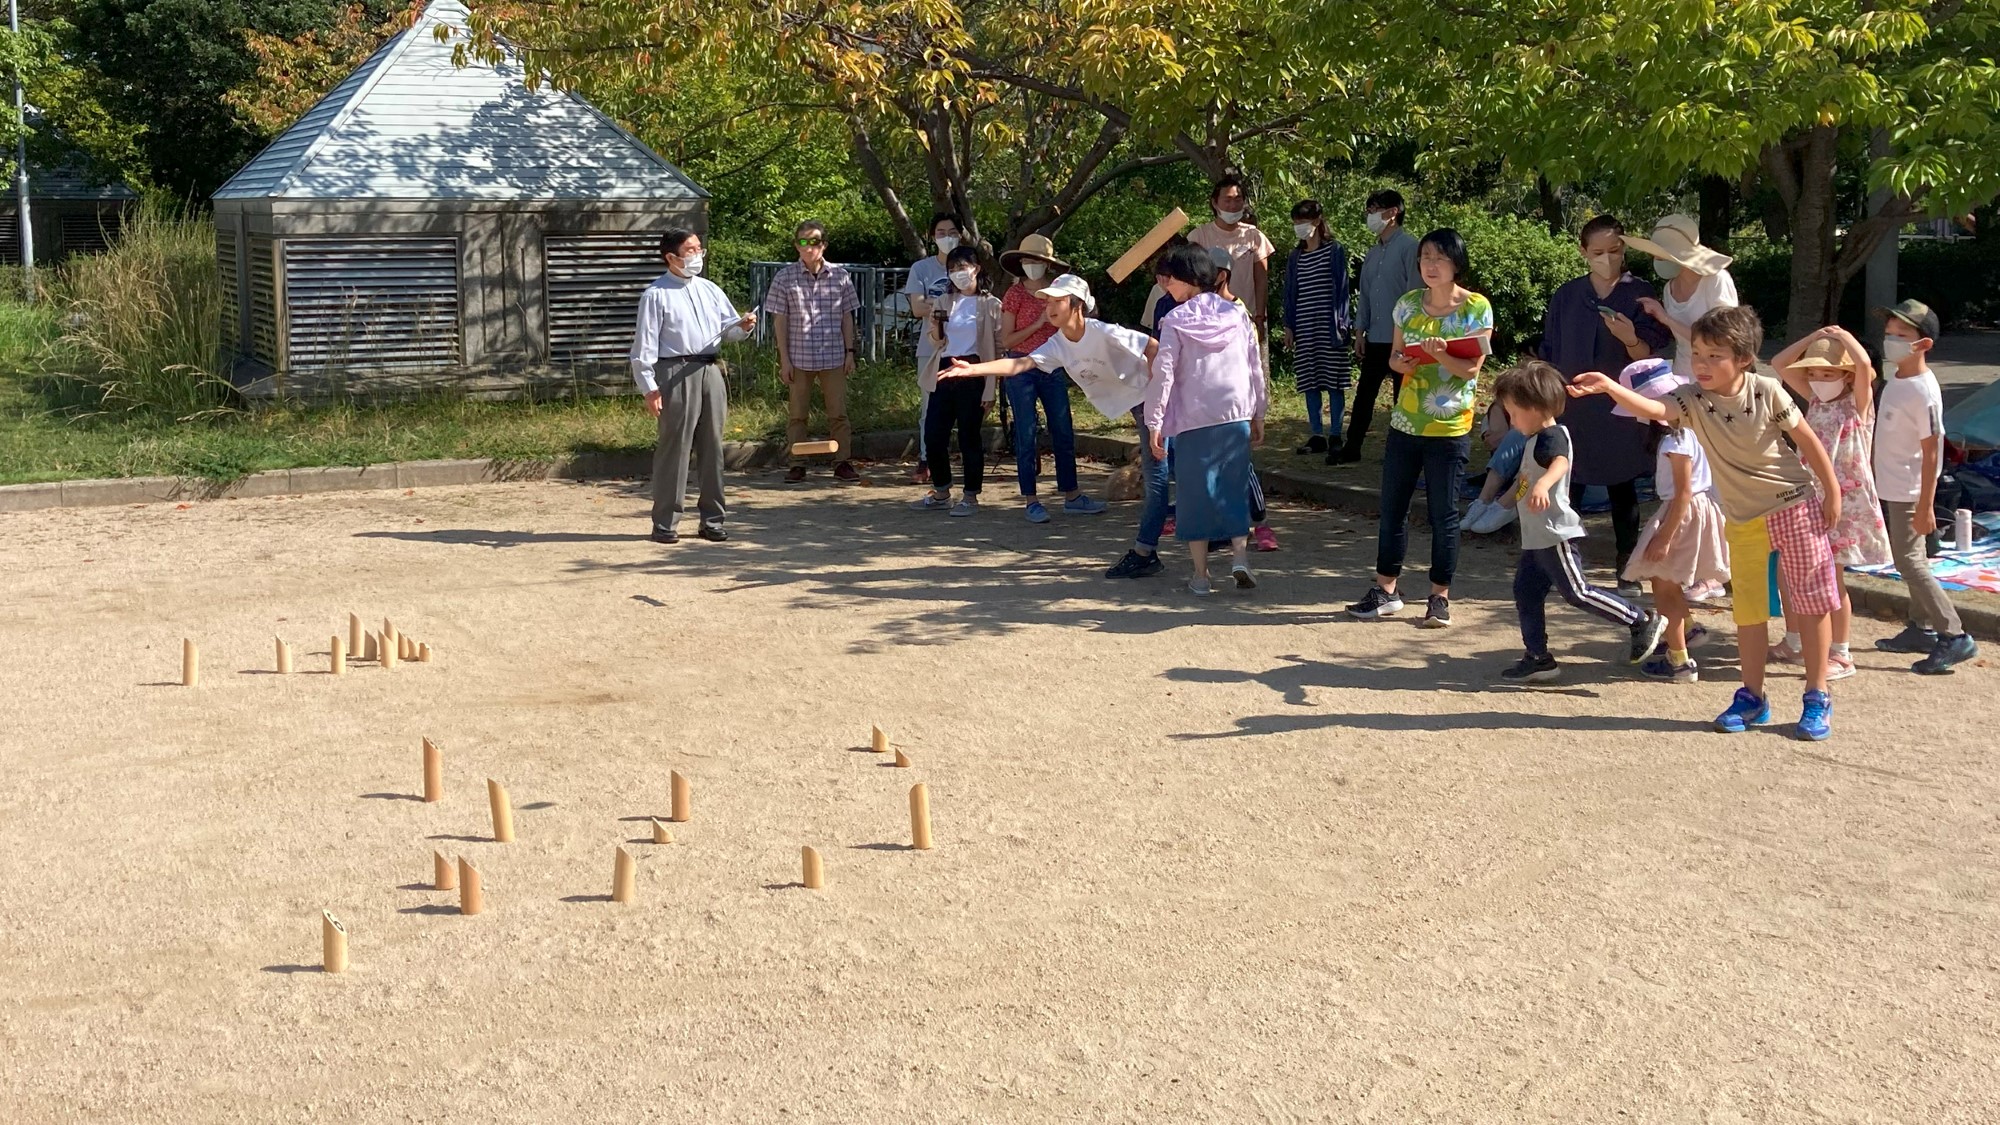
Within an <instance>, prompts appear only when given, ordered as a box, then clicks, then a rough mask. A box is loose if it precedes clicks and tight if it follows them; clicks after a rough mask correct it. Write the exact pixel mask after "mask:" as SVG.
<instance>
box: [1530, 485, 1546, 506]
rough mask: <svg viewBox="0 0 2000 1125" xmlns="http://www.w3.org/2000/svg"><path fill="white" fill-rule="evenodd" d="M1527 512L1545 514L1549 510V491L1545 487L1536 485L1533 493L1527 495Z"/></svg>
mask: <svg viewBox="0 0 2000 1125" xmlns="http://www.w3.org/2000/svg"><path fill="white" fill-rule="evenodd" d="M1528 510H1529V511H1531V512H1546V511H1548V510H1549V489H1548V486H1547V485H1542V484H1538V485H1536V486H1535V488H1534V491H1532V492H1530V493H1528Z"/></svg>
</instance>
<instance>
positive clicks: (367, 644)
mask: <svg viewBox="0 0 2000 1125" xmlns="http://www.w3.org/2000/svg"><path fill="white" fill-rule="evenodd" d="M355 658H356V659H358V660H374V659H375V658H376V657H375V634H373V633H363V634H361V647H360V648H358V649H356V650H355Z"/></svg>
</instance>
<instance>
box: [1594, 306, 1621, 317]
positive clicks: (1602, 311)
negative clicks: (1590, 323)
mask: <svg viewBox="0 0 2000 1125" xmlns="http://www.w3.org/2000/svg"><path fill="white" fill-rule="evenodd" d="M1597 315H1598V316H1601V317H1603V318H1604V319H1606V320H1612V319H1614V318H1616V317H1618V316H1620V315H1622V314H1620V313H1619V311H1618V310H1617V309H1614V308H1612V307H1611V306H1610V305H1599V306H1597Z"/></svg>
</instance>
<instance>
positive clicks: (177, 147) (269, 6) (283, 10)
mask: <svg viewBox="0 0 2000 1125" xmlns="http://www.w3.org/2000/svg"><path fill="white" fill-rule="evenodd" d="M401 6H402V5H401V4H400V3H395V4H391V3H387V2H384V0H372V2H371V7H372V8H374V9H376V10H377V15H378V18H386V16H387V15H388V13H389V11H390V10H391V9H392V8H395V7H401ZM46 7H47V9H48V12H47V14H48V15H50V16H52V17H57V18H60V19H62V20H64V21H65V25H66V28H67V30H66V33H65V35H64V41H63V43H62V53H63V55H64V57H65V58H67V59H68V60H70V61H71V63H72V65H74V66H76V67H77V68H79V69H81V70H83V71H85V72H87V73H88V74H90V75H91V76H92V78H93V81H94V82H95V84H96V88H97V98H98V100H99V101H100V102H101V103H102V104H103V105H104V106H105V108H106V109H107V110H108V111H109V112H111V113H112V114H114V115H115V116H116V117H118V118H119V119H121V120H124V121H128V122H132V123H134V124H137V125H140V126H143V127H144V132H143V134H141V135H140V136H139V138H138V144H139V147H140V150H141V152H142V153H143V155H144V157H145V160H146V163H147V165H148V167H149V168H150V170H151V178H152V179H153V181H154V182H155V183H156V184H158V185H159V186H160V187H161V188H162V189H164V190H166V191H167V192H169V193H172V194H174V195H176V196H181V197H185V198H191V199H205V198H207V196H208V195H209V194H210V193H211V192H213V191H214V190H215V189H216V188H217V187H220V186H221V185H222V181H224V180H225V179H227V178H229V176H230V174H231V173H233V172H234V171H235V170H236V169H237V168H238V167H240V166H242V165H243V164H244V163H245V162H246V161H248V160H249V159H250V158H251V157H252V156H254V155H256V153H257V150H258V149H260V148H262V147H263V144H264V142H265V140H266V139H268V138H267V135H266V134H265V133H264V132H263V131H262V130H260V129H259V128H257V127H255V126H253V125H252V124H251V123H249V122H248V121H246V120H245V119H244V118H243V117H242V116H241V115H240V114H239V113H238V112H237V111H236V110H235V109H233V108H232V107H231V106H230V105H229V103H228V101H227V99H228V96H229V93H230V91H232V90H235V89H237V88H238V87H241V86H242V85H244V84H245V83H247V82H249V81H251V80H252V79H253V78H254V77H255V76H256V73H257V58H256V56H255V55H254V54H253V53H252V52H251V51H250V48H249V45H248V40H247V39H246V33H249V32H255V33H259V34H264V35H274V36H280V37H283V38H288V39H289V38H295V37H298V36H301V35H304V34H305V33H307V32H309V31H313V30H315V29H324V28H329V27H332V26H333V25H334V24H335V23H336V22H337V20H338V18H339V16H340V14H341V12H342V11H343V10H344V8H345V5H340V4H336V3H334V2H333V0H48V3H47V4H46Z"/></svg>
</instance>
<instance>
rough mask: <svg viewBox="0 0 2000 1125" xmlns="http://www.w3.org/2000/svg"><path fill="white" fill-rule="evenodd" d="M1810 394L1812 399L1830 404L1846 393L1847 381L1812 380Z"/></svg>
mask: <svg viewBox="0 0 2000 1125" xmlns="http://www.w3.org/2000/svg"><path fill="white" fill-rule="evenodd" d="M1812 393H1813V397H1814V398H1816V399H1818V400H1820V401H1821V402H1832V401H1833V400H1834V399H1837V398H1839V397H1840V396H1841V395H1844V394H1846V393H1847V380H1845V379H1814V380H1813V381H1812Z"/></svg>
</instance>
